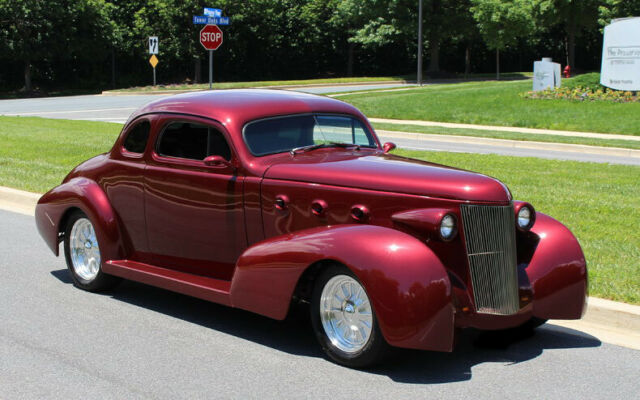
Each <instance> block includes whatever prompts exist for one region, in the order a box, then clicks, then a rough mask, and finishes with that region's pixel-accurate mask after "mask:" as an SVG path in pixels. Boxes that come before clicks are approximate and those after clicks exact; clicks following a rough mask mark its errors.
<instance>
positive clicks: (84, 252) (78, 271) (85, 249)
mask: <svg viewBox="0 0 640 400" xmlns="http://www.w3.org/2000/svg"><path fill="white" fill-rule="evenodd" d="M64 255H65V259H66V261H67V268H69V273H70V274H71V279H72V280H73V283H74V285H75V286H77V287H79V288H81V289H84V290H88V291H91V292H95V291H100V290H104V289H108V288H110V287H112V286H113V285H115V284H116V283H117V282H118V279H117V278H116V277H114V276H111V275H107V274H105V273H103V272H102V257H101V254H100V246H99V245H98V237H97V235H96V231H95V229H94V227H93V224H92V223H91V220H89V217H87V215H86V214H85V213H83V212H82V211H76V212H74V213H73V214H72V215H71V216H70V217H69V219H68V220H67V226H66V229H65V233H64Z"/></svg>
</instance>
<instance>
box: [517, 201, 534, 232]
mask: <svg viewBox="0 0 640 400" xmlns="http://www.w3.org/2000/svg"><path fill="white" fill-rule="evenodd" d="M514 208H515V210H514V211H515V212H516V226H517V227H518V229H520V230H521V231H528V230H529V229H531V227H532V226H533V224H534V223H535V221H536V211H535V210H534V209H533V206H532V205H531V204H529V203H525V202H518V203H517V204H515V207H514Z"/></svg>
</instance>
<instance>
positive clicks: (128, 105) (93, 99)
mask: <svg viewBox="0 0 640 400" xmlns="http://www.w3.org/2000/svg"><path fill="white" fill-rule="evenodd" d="M403 86H411V85H407V84H377V85H376V84H371V85H354V86H322V87H309V88H296V89H295V90H301V91H305V92H309V93H318V94H321V93H334V92H340V91H345V92H346V91H353V90H370V89H382V88H395V87H403ZM161 97H166V95H123V96H101V95H90V96H67V97H47V98H35V99H15V100H0V115H21V116H39V117H45V118H62V119H74V120H91V121H106V122H117V123H124V122H125V121H126V120H127V119H128V117H129V115H130V114H131V113H132V112H133V111H134V110H136V109H137V108H139V107H140V106H142V105H144V104H146V103H148V102H150V101H153V100H156V99H159V98H161ZM385 139H386V138H385V137H384V136H382V140H383V141H384V140H385ZM389 140H390V141H393V142H395V143H396V144H397V145H398V146H399V147H402V148H407V149H415V150H430V151H452V152H465V153H482V154H500V155H511V156H522V157H538V158H547V159H559V160H574V161H586V162H598V163H612V164H626V165H640V160H639V159H638V158H633V157H624V156H613V155H600V154H590V153H576V152H567V151H550V150H541V149H522V148H517V149H514V148H513V147H509V146H499V145H478V144H471V143H469V144H465V143H460V142H457V141H449V140H447V139H446V137H444V136H443V139H442V141H433V140H429V141H420V140H415V139H404V138H393V139H389Z"/></svg>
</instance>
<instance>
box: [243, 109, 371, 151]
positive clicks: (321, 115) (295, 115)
mask: <svg viewBox="0 0 640 400" xmlns="http://www.w3.org/2000/svg"><path fill="white" fill-rule="evenodd" d="M305 116H311V117H313V118H314V119H315V118H316V117H346V118H351V119H354V120H356V121H358V122H359V123H360V124H361V125H362V128H363V129H364V131H365V134H366V135H367V136H368V137H370V138H371V139H373V142H374V144H373V145H358V147H360V148H365V149H380V148H381V147H380V140H379V139H378V136H377V135H376V134H375V132H374V131H373V130H372V129H369V125H368V124H366V123H365V122H364V121H363V120H361V119H360V118H358V117H357V116H356V115H353V114H343V113H323V112H318V113H308V112H307V113H298V114H283V115H274V116H272V117H265V118H259V119H254V120H252V121H249V122H247V123H245V124H244V126H243V127H242V141H243V142H244V145H245V147H246V148H247V150H249V153H250V154H251V155H252V156H253V157H265V156H270V155H273V154H284V153H288V152H290V151H291V150H292V149H288V150H278V151H274V152H271V153H265V154H255V153H254V152H253V151H252V150H251V146H249V143H248V142H247V137H246V130H247V127H248V126H250V125H252V124H255V123H258V122H262V121H269V120H274V119H284V118H295V117H305ZM316 122H317V120H316ZM354 146H356V145H355V144H354Z"/></svg>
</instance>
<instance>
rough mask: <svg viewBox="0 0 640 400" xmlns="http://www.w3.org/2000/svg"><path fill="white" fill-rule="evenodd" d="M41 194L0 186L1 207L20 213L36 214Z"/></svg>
mask: <svg viewBox="0 0 640 400" xmlns="http://www.w3.org/2000/svg"><path fill="white" fill-rule="evenodd" d="M40 196H42V195H41V194H38V193H32V192H26V191H24V190H18V189H13V188H9V187H5V186H0V208H1V209H4V210H8V211H13V212H17V213H20V214H26V215H34V213H35V208H36V204H37V203H38V199H40Z"/></svg>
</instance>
